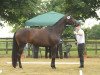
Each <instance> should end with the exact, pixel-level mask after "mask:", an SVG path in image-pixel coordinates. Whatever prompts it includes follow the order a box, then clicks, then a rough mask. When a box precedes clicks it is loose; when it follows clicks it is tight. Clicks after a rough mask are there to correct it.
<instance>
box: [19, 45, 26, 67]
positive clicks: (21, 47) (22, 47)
mask: <svg viewBox="0 0 100 75" xmlns="http://www.w3.org/2000/svg"><path fill="white" fill-rule="evenodd" d="M24 47H25V44H22V45H20V46H19V54H18V62H19V67H20V68H22V64H21V55H22V53H23V50H24Z"/></svg>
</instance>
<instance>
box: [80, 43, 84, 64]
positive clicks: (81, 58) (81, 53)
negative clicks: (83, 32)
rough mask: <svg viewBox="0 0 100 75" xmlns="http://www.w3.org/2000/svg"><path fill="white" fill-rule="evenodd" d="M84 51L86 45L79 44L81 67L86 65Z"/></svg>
mask: <svg viewBox="0 0 100 75" xmlns="http://www.w3.org/2000/svg"><path fill="white" fill-rule="evenodd" d="M84 50H85V44H84V43H82V44H78V55H79V58H80V65H84Z"/></svg>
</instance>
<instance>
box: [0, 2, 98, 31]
mask: <svg viewBox="0 0 100 75" xmlns="http://www.w3.org/2000/svg"><path fill="white" fill-rule="evenodd" d="M99 8H100V0H48V1H42V0H0V17H2V18H4V19H5V20H6V21H8V22H9V23H11V24H14V25H13V27H14V28H15V29H16V28H18V29H19V28H20V27H24V23H25V21H26V20H28V19H30V18H32V17H35V16H36V15H39V14H42V13H45V12H48V11H56V12H60V13H64V14H66V13H67V14H70V15H72V16H74V18H76V19H86V18H88V17H96V18H97V15H96V12H95V11H96V10H98V9H99Z"/></svg>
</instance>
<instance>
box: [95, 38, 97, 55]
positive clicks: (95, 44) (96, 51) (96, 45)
mask: <svg viewBox="0 0 100 75" xmlns="http://www.w3.org/2000/svg"><path fill="white" fill-rule="evenodd" d="M95 54H97V40H96V43H95Z"/></svg>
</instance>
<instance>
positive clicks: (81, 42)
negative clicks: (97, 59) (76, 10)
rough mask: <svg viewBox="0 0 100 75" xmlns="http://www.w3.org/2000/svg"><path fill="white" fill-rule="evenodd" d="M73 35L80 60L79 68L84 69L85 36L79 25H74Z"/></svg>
mask: <svg viewBox="0 0 100 75" xmlns="http://www.w3.org/2000/svg"><path fill="white" fill-rule="evenodd" d="M74 34H75V37H76V41H77V46H78V55H79V58H80V67H79V68H84V50H85V34H84V31H83V30H82V29H81V25H80V23H78V24H77V25H76V27H75V31H74Z"/></svg>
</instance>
